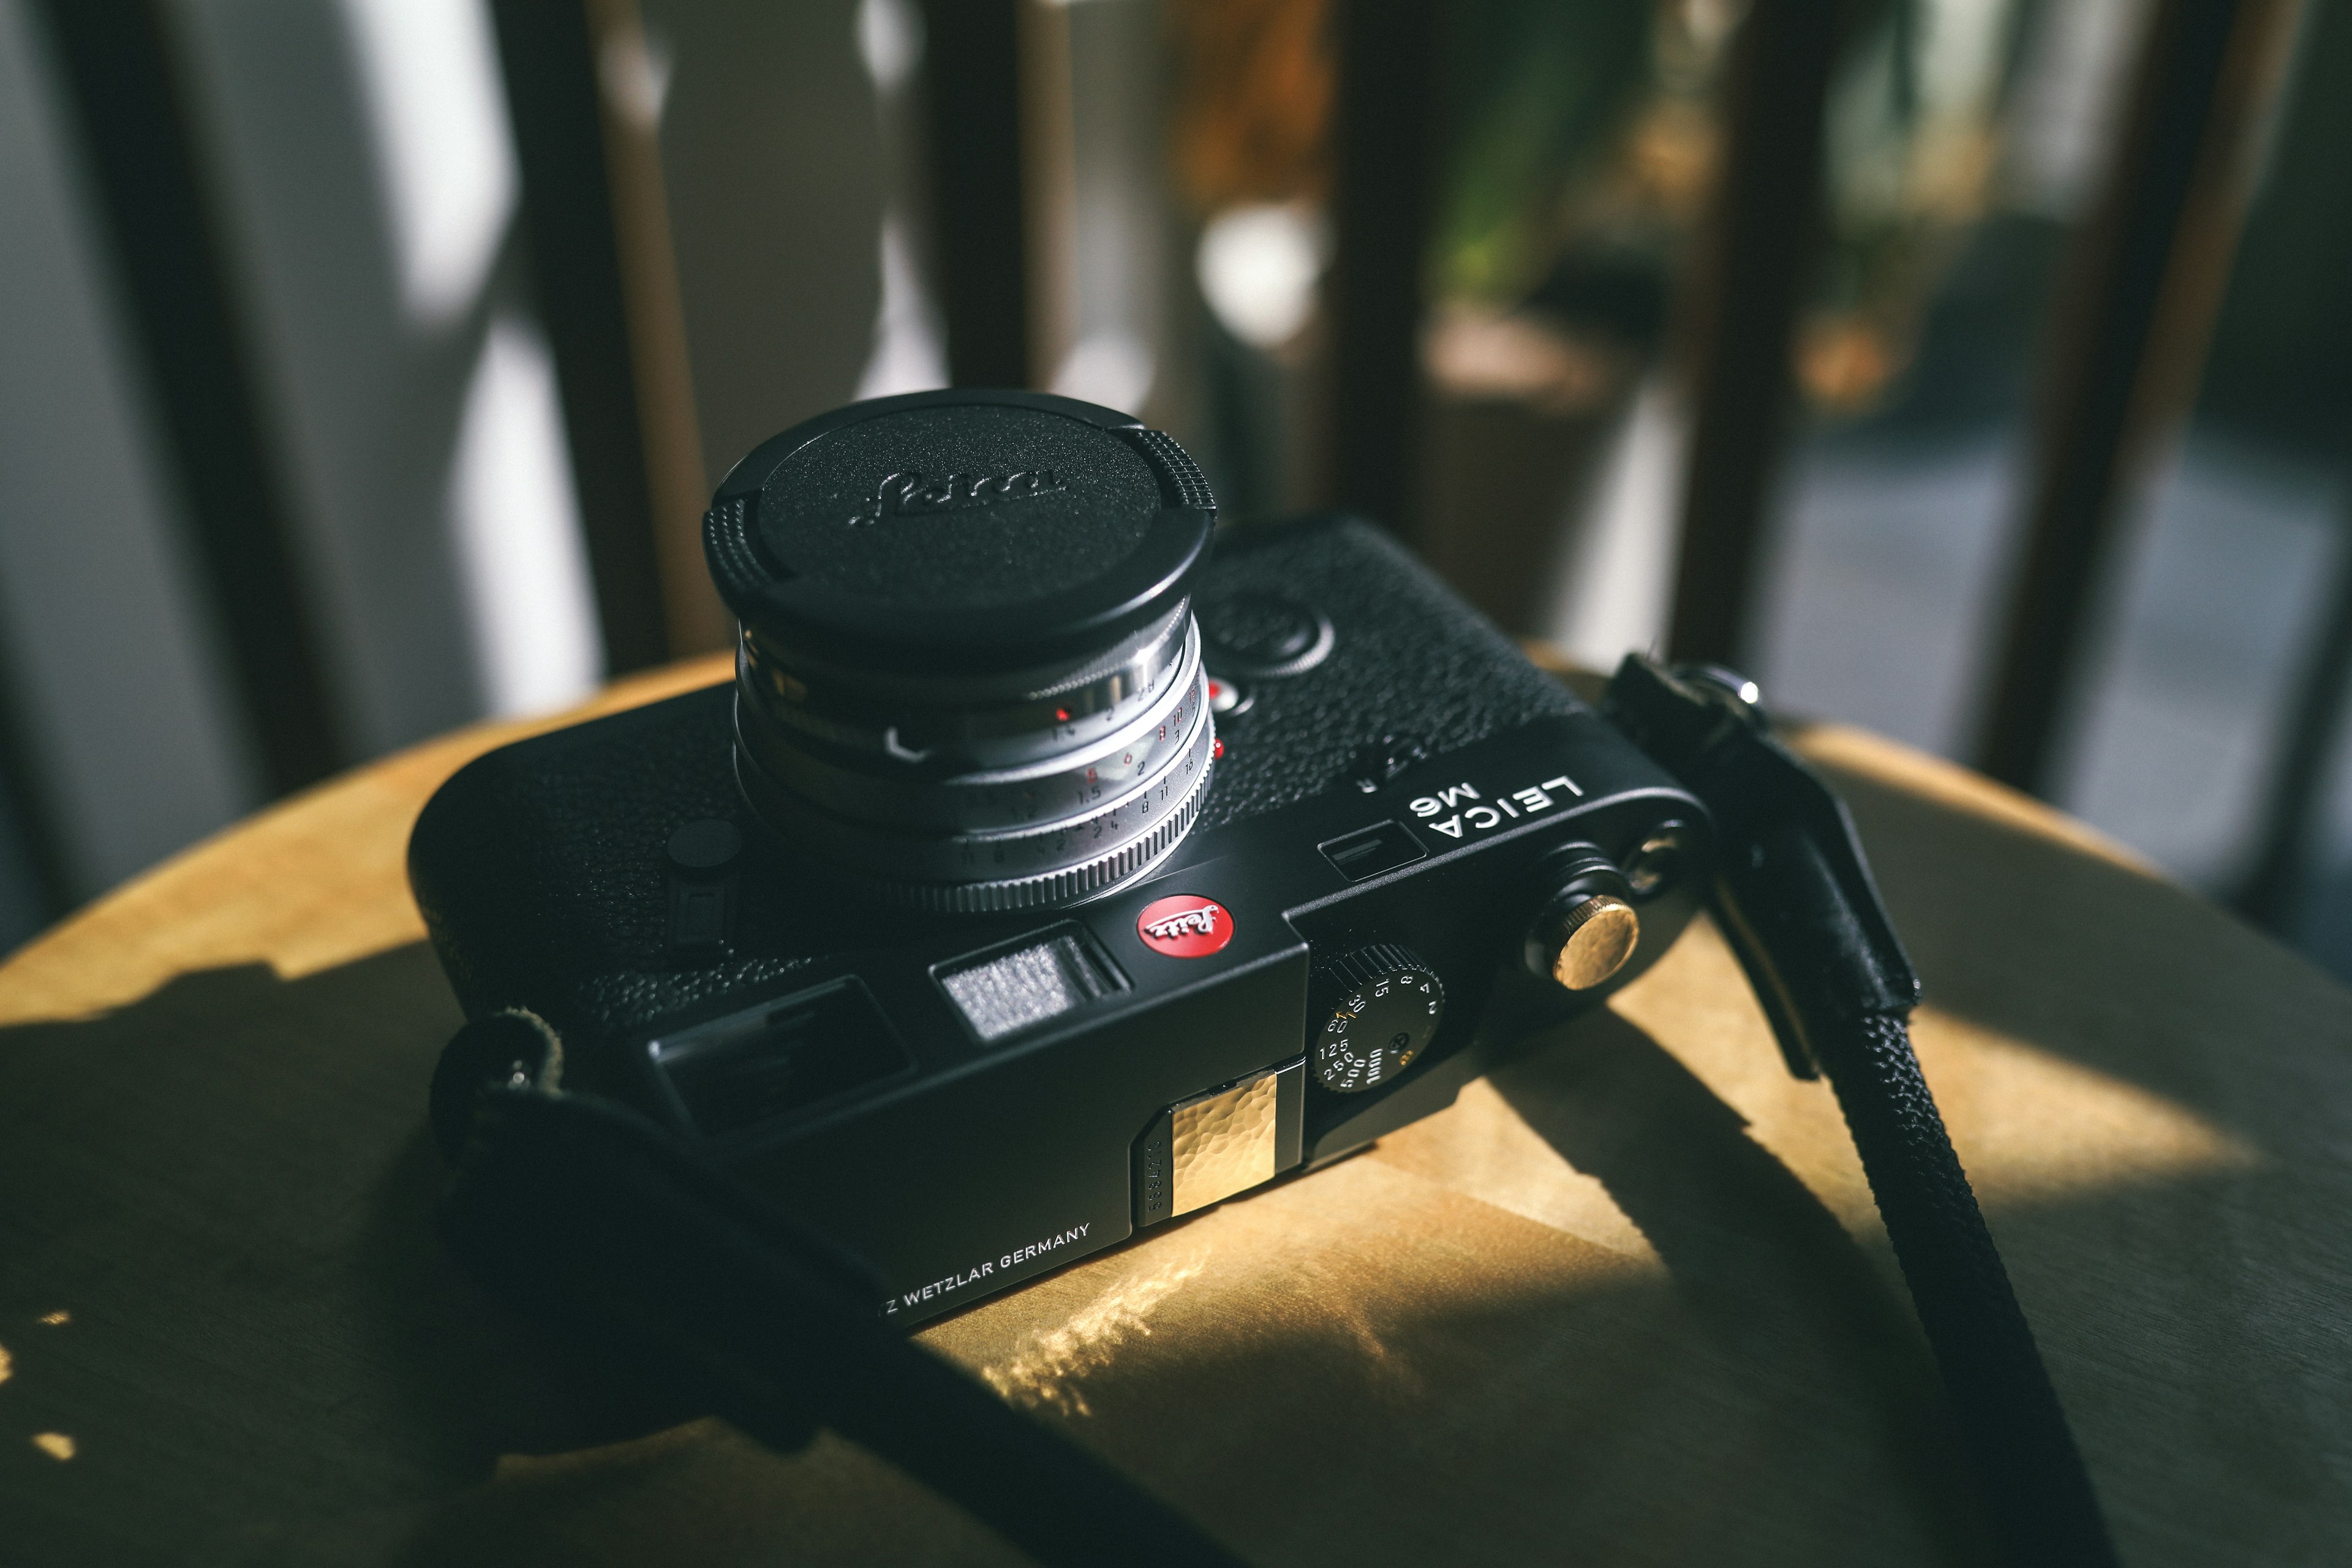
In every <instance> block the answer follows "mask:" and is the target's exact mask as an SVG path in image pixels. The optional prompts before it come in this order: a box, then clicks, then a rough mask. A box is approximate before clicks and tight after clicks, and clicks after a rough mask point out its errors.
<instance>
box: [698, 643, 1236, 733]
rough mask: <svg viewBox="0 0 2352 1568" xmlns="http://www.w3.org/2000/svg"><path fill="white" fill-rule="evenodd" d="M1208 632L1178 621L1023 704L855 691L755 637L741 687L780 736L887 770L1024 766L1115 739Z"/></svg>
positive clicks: (741, 669) (740, 653)
mask: <svg viewBox="0 0 2352 1568" xmlns="http://www.w3.org/2000/svg"><path fill="white" fill-rule="evenodd" d="M1199 640H1200V633H1199V632H1198V630H1197V629H1196V628H1195V627H1194V626H1193V625H1192V616H1190V615H1189V614H1180V615H1178V616H1176V617H1175V618H1174V619H1173V620H1171V622H1170V623H1169V625H1168V626H1167V627H1166V629H1165V630H1164V631H1163V632H1162V633H1161V635H1160V636H1157V637H1152V638H1150V640H1149V641H1147V642H1145V643H1143V644H1141V645H1140V646H1139V647H1135V648H1134V649H1133V651H1132V652H1130V653H1129V655H1128V656H1127V657H1125V658H1122V659H1121V660H1120V661H1119V662H1118V664H1116V665H1114V666H1112V667H1111V668H1107V669H1098V670H1097V671H1096V672H1095V673H1094V674H1092V675H1090V676H1087V678H1086V679H1082V680H1078V681H1073V682H1064V683H1061V684H1058V685H1055V686H1052V687H1049V688H1048V689H1045V690H1033V691H1030V692H1027V693H1024V694H1021V695H1019V696H1014V697H1009V698H1003V697H1000V698H995V699H988V700H982V699H974V700H972V701H971V702H968V703H964V704H961V705H957V706H951V707H946V708H927V707H922V706H918V705H913V704H908V703H905V702H901V701H897V700H891V699H889V698H888V697H887V696H885V697H880V698H877V697H875V696H872V695H869V694H867V693H865V692H862V691H859V690H857V689H856V688H855V687H854V686H852V687H851V688H850V689H846V690H843V691H839V692H835V691H832V690H830V685H832V684H839V683H838V682H835V683H829V682H828V681H827V680H826V678H825V677H824V675H822V674H819V673H816V672H811V671H802V670H799V669H796V668H793V665H792V664H791V662H790V661H789V660H788V659H787V658H782V657H780V656H779V655H778V654H776V653H775V652H774V651H773V650H772V649H770V648H768V647H766V646H764V644H763V642H762V640H761V638H760V637H759V636H758V635H757V634H756V633H752V632H749V631H747V632H746V633H745V634H744V635H743V637H742V638H741V639H740V644H739V646H738V648H737V651H736V682H735V684H736V689H737V690H738V691H739V692H741V693H742V694H744V696H745V697H746V698H747V700H751V702H753V703H754V704H756V708H757V712H758V714H759V717H760V718H761V720H763V721H766V722H768V723H770V724H772V725H773V726H775V727H776V728H777V729H779V730H785V731H793V732H795V733H798V734H802V735H805V736H807V737H809V738H810V739H812V740H813V741H815V742H819V743H822V744H825V745H831V746H835V747H838V748H841V749H842V750H844V751H847V752H863V753H865V754H866V755H868V756H871V757H873V758H874V759H875V760H876V761H877V763H882V764H884V765H905V766H915V767H929V768H931V769H932V770H933V771H935V772H936V771H941V770H950V769H952V770H958V771H968V770H972V769H981V768H1005V767H1018V766H1020V765H1022V764H1023V763H1030V762H1038V761H1043V760H1045V759H1046V758H1049V757H1053V756H1057V755H1060V754H1061V753H1063V752H1068V751H1070V750H1072V749H1073V748H1075V747H1078V746H1083V745H1086V744H1087V743H1089V742H1094V741H1096V740H1097V739H1099V738H1101V737H1105V736H1108V735H1109V734H1111V733H1113V732H1114V731H1117V730H1118V729H1119V728H1120V727H1121V726H1124V725H1127V724H1129V723H1132V722H1133V721H1135V720H1136V719H1137V718H1138V717H1139V716H1140V715H1141V714H1142V713H1143V711H1144V710H1146V709H1148V708H1150V706H1152V704H1153V703H1154V702H1155V701H1157V700H1160V698H1161V697H1162V696H1163V695H1164V693H1165V692H1166V690H1167V689H1168V683H1169V681H1170V680H1171V678H1174V677H1175V676H1176V672H1177V671H1178V670H1179V669H1180V668H1181V666H1182V665H1183V664H1184V662H1185V660H1186V659H1187V658H1197V657H1198V648H1197V645H1198V643H1199Z"/></svg>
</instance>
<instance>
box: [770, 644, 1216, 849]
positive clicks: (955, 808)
mask: <svg viewBox="0 0 2352 1568" xmlns="http://www.w3.org/2000/svg"><path fill="white" fill-rule="evenodd" d="M1185 648H1186V656H1185V658H1184V660H1183V662H1181V664H1179V665H1178V666H1177V668H1175V669H1174V670H1173V671H1171V676H1170V679H1168V680H1167V682H1166V683H1165V686H1164V689H1162V690H1161V691H1160V692H1159V693H1158V694H1157V700H1156V701H1154V702H1153V703H1152V704H1150V706H1147V707H1145V708H1143V709H1142V710H1139V712H1137V713H1135V714H1134V715H1133V716H1132V718H1131V719H1130V721H1129V723H1128V724H1127V725H1126V726H1125V727H1124V728H1122V729H1119V730H1115V731H1112V732H1111V733H1109V734H1108V735H1106V736H1104V737H1103V738H1102V739H1100V740H1098V741H1093V742H1088V743H1087V744H1084V745H1082V746H1080V747H1077V748H1076V749H1074V750H1069V751H1066V752H1061V753H1059V754H1056V755H1055V756H1053V757H1051V758H1049V759H1048V760H1046V761H1045V762H1043V763H1030V764H1029V765H1027V766H1025V767H1020V768H1000V769H991V770H974V771H972V772H969V773H951V774H945V775H942V774H940V773H935V772H932V771H930V770H928V769H919V768H916V767H913V766H901V767H895V768H893V767H886V766H877V764H876V763H874V762H873V761H872V760H870V759H867V758H864V757H860V756H858V755H856V753H854V752H853V753H850V754H848V755H843V754H842V753H841V752H839V750H838V749H837V748H833V747H817V746H814V745H810V744H806V743H803V744H795V743H793V741H792V740H791V739H790V738H789V737H786V736H783V735H780V734H777V733H776V732H775V731H774V730H773V729H772V728H770V727H767V726H763V725H761V724H760V723H759V722H758V721H757V720H756V719H755V718H754V717H753V715H751V714H750V713H748V712H746V711H745V705H744V704H743V703H742V701H741V700H740V696H739V699H738V704H737V709H736V743H737V744H738V745H740V746H741V747H743V748H744V750H745V751H747V752H750V754H751V756H752V757H753V758H754V759H755V760H756V761H757V762H758V763H759V764H760V766H761V769H762V770H763V771H764V772H766V773H769V774H770V775H771V776H772V777H773V778H774V779H775V780H776V782H777V783H779V784H783V785H785V786H786V787H788V788H790V789H792V790H793V791H794V792H795V793H796V794H799V795H803V796H805V797H806V798H807V799H808V801H809V802H810V803H811V804H812V805H816V806H818V807H820V808H821V809H823V810H825V811H828V812H832V813H835V814H836V815H838V816H845V817H850V818H854V819H856V820H859V821H864V822H869V823H874V824H877V825H879V826H884V827H895V828H902V829H911V830H914V831H917V832H940V833H991V832H999V831H1031V830H1042V829H1044V828H1047V827H1050V826H1055V825H1056V824H1060V823H1065V822H1070V821H1075V820H1077V819H1080V818H1083V817H1086V816H1089V815H1091V814H1093V813H1095V812H1097V811H1099V810H1101V809H1103V808H1104V807H1105V806H1106V805H1109V804H1111V803H1112V802H1114V801H1116V800H1117V799H1118V797H1119V796H1120V795H1123V794H1125V793H1126V792H1127V791H1128V790H1129V789H1130V788H1131V787H1133V785H1134V784H1136V783H1137V782H1138V781H1139V780H1141V779H1144V778H1147V777H1149V776H1150V775H1152V774H1153V773H1156V772H1157V771H1158V770H1159V768H1160V767H1161V766H1163V765H1164V758H1165V757H1166V756H1167V754H1168V753H1169V752H1171V751H1181V749H1182V748H1183V747H1184V746H1185V745H1187V744H1188V743H1190V742H1191V741H1192V731H1194V730H1195V729H1196V728H1197V727H1199V726H1200V725H1202V724H1203V723H1205V722H1207V713H1208V707H1207V702H1206V700H1205V693H1206V687H1205V685H1204V684H1203V682H1202V679H1201V669H1200V657H1199V653H1198V650H1197V644H1196V642H1195V640H1194V639H1192V638H1187V639H1186V642H1185Z"/></svg>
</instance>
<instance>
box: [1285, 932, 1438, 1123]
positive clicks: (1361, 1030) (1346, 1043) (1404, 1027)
mask: <svg viewBox="0 0 2352 1568" xmlns="http://www.w3.org/2000/svg"><path fill="white" fill-rule="evenodd" d="M1314 996H1315V999H1316V1002H1317V1010H1316V1013H1315V1015H1314V1017H1315V1019H1316V1024H1315V1037H1314V1039H1313V1041H1312V1043H1311V1045H1310V1047H1309V1048H1310V1049H1311V1050H1312V1051H1313V1052H1314V1056H1315V1076H1316V1078H1317V1079H1318V1080H1319V1081H1320V1082H1321V1083H1322V1085H1323V1087H1324V1088H1326V1089H1332V1090H1335V1091H1336V1092H1338V1093H1340V1094H1356V1093H1360V1092H1361V1091H1362V1090H1364V1089H1377V1088H1379V1087H1380V1086H1381V1084H1384V1083H1387V1082H1388V1081H1389V1080H1390V1079H1393V1078H1395V1077H1396V1076H1397V1074H1399V1073H1401V1072H1402V1071H1404V1069H1405V1068H1409V1067H1411V1066H1412V1064H1413V1062H1414V1061H1415V1060H1416V1059H1418V1058H1419V1057H1420V1056H1421V1053H1422V1051H1423V1049H1424V1048H1425V1047H1427V1046H1428V1045H1429V1042H1430V1041H1431V1040H1433V1039H1434V1038H1435V1037H1436V1036H1437V1026H1438V1025H1439V1024H1440V1023H1441V1022H1442V1021H1444V1016H1445V986H1444V983H1443V982H1441V981H1440V980H1439V979H1438V978H1437V972H1436V971H1435V970H1433V969H1432V968H1430V966H1429V965H1428V964H1426V963H1423V962H1422V961H1421V959H1420V957H1419V956H1418V955H1416V954H1415V953H1414V952H1413V951H1412V949H1411V948H1409V947H1402V946H1398V945H1396V944H1394V943H1391V942H1375V943H1373V944H1372V945H1370V946H1369V947H1360V948H1358V949H1356V950H1355V951H1354V952H1350V953H1349V954H1347V955H1346V956H1345V957H1343V958H1338V959H1333V960H1331V961H1330V962H1328V963H1325V964H1323V965H1322V966H1321V967H1320V968H1318V970H1317V971H1316V973H1315V989H1314Z"/></svg>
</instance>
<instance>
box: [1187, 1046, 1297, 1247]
mask: <svg viewBox="0 0 2352 1568" xmlns="http://www.w3.org/2000/svg"><path fill="white" fill-rule="evenodd" d="M1280 1078H1281V1075H1280V1074H1279V1073H1275V1072H1263V1073H1260V1074H1258V1075H1257V1077H1255V1078H1253V1079H1244V1080H1243V1081H1241V1082H1240V1083H1237V1084H1235V1085H1234V1087H1233V1088H1231V1089H1224V1090H1222V1091H1221V1092H1219V1093H1216V1094H1209V1095H1203V1096H1202V1097H1201V1098H1200V1099H1198V1100H1189V1101H1187V1102H1185V1103H1184V1104H1182V1105H1179V1106H1176V1107H1174V1108H1173V1109H1172V1110H1171V1111H1170V1112H1169V1122H1170V1126H1169V1134H1170V1136H1169V1166H1170V1173H1171V1178H1172V1180H1171V1186H1172V1188H1173V1189H1174V1190H1173V1192H1172V1193H1171V1201H1170V1204H1169V1213H1170V1215H1171V1217H1172V1216H1173V1215H1180V1214H1190V1213H1191V1212H1192V1210H1194V1209H1197V1208H1205V1207H1206V1206H1208V1205H1210V1204H1213V1203H1215V1202H1216V1201H1217V1200H1219V1199H1220V1198H1229V1197H1231V1196H1233V1195H1234V1194H1235V1193H1238V1192H1243V1191H1244V1190H1246V1189H1248V1188H1250V1187H1254V1186H1256V1185H1257V1184H1259V1183H1260V1182H1267V1181H1272V1180H1273V1179H1274V1173H1275V1172H1276V1170H1277V1169H1279V1165H1278V1163H1277V1159H1276V1154H1277V1150H1276V1121H1277V1114H1276V1113H1277V1111H1278V1110H1279V1108H1280V1094H1279V1089H1278V1086H1279V1080H1280Z"/></svg>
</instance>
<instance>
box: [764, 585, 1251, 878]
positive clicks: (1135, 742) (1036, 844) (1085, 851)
mask: <svg viewBox="0 0 2352 1568" xmlns="http://www.w3.org/2000/svg"><path fill="white" fill-rule="evenodd" d="M1198 643H1199V634H1198V633H1196V632H1192V631H1190V630H1189V628H1188V631H1187V635H1186V637H1185V645H1186V649H1187V652H1186V656H1185V658H1183V660H1182V661H1181V664H1180V665H1179V667H1178V668H1177V669H1176V670H1175V671H1174V672H1171V673H1172V679H1167V680H1165V681H1163V682H1162V683H1161V685H1160V690H1159V692H1158V693H1157V697H1156V700H1154V701H1153V702H1152V703H1151V704H1150V706H1149V707H1148V708H1147V709H1146V710H1145V711H1144V712H1143V713H1142V714H1141V715H1139V717H1138V718H1137V719H1136V720H1134V721H1131V722H1129V723H1128V724H1126V725H1123V726H1122V727H1121V728H1120V729H1119V730H1118V731H1117V732H1116V733H1115V734H1114V735H1113V736H1111V737H1110V738H1109V740H1108V742H1107V743H1098V744H1090V745H1086V746H1082V747H1079V748H1076V749H1075V750H1074V751H1072V752H1069V753H1066V754H1065V755H1064V756H1061V757H1054V758H1049V759H1047V760H1046V761H1045V763H1035V764H1031V765H1030V766H1028V767H1025V768H1020V769H1011V770H992V771H986V772H979V773H966V774H955V775H950V776H948V777H944V778H941V777H936V776H926V775H925V774H923V773H919V772H916V771H913V770H912V769H909V770H908V771H905V772H901V773H893V772H892V771H891V769H890V768H889V767H888V766H869V767H866V768H857V767H854V766H851V765H848V763H847V760H846V759H845V758H844V757H841V756H839V755H835V756H832V757H819V756H817V755H815V754H814V752H812V751H811V749H809V748H808V747H806V746H805V745H804V744H802V743H800V742H799V737H797V736H795V735H793V734H791V733H789V732H786V731H778V730H776V729H773V728H765V729H763V728H762V726H761V720H760V718H759V717H758V716H757V712H756V710H755V706H754V704H752V703H751V701H749V700H746V699H745V698H743V697H742V696H741V695H740V689H739V693H738V697H737V700H736V710H735V725H736V745H735V772H736V780H737V782H738V784H740V786H741V788H742V791H743V795H744V798H745V799H746V800H747V801H749V802H750V803H751V807H752V809H753V810H754V811H755V812H757V813H758V815H759V816H760V817H761V820H762V821H763V822H765V823H766V824H767V825H768V826H770V827H771V828H772V829H773V830H774V831H775V832H777V833H779V834H780V835H782V837H784V838H785V839H787V840H788V841H790V842H793V843H795V844H800V845H804V846H806V847H809V848H811V849H814V850H815V851H816V852H817V853H818V854H819V855H821V856H822V857H823V858H824V859H826V860H828V861H831V862H833V863H834V864H835V866H837V867H839V868H842V869H844V870H845V871H847V872H849V873H851V874H852V875H853V876H854V878H855V879H856V881H858V882H859V883H860V884H862V885H864V886H866V887H867V888H868V889H871V890H873V891H874V892H876V893H877V894H878V895H880V896H881V897H883V898H885V899H887V900H889V901H891V902H894V903H901V904H906V905H909V906H911V907H914V908H918V909H923V910H932V911H935V912H938V913H942V914H987V913H994V912H1000V911H1006V910H1025V909H1039V908H1045V907H1047V906H1051V905H1055V904H1064V903H1069V902H1072V901H1074V900H1078V899H1083V898H1086V897H1087V896H1088V895H1090V894H1093V893H1097V892H1099V891H1102V890H1103V889H1108V888H1110V887H1113V886H1116V885H1117V884H1118V883H1120V882H1123V881H1126V880H1127V879H1129V878H1131V877H1134V876H1136V875H1138V874H1139V873H1140V872H1142V871H1145V870H1148V869H1149V868H1150V867H1151V866H1152V865H1154V864H1156V863H1157V862H1158V861H1159V860H1160V859H1161V858H1164V857H1165V856H1166V855H1167V853H1168V852H1169V851H1170V850H1171V849H1173V848H1174V847H1176V845H1177V844H1178V842H1179V841H1181V839H1182V838H1183V837H1184V835H1185V833H1186V832H1187V831H1189V830H1190V829H1191V827H1192V819H1193V817H1194V816H1195V815H1197V813H1198V811H1199V808H1200V800H1201V795H1202V786H1203V785H1204V784H1206V783H1207V781H1208V776H1209V769H1210V763H1211V762H1212V760H1213V756H1214V752H1215V746H1216V735H1215V730H1214V727H1213V724H1212V723H1211V721H1210V718H1209V705H1208V679H1207V678H1206V676H1205V675H1204V674H1203V673H1202V669H1201V663H1200V654H1199V647H1198Z"/></svg>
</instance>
